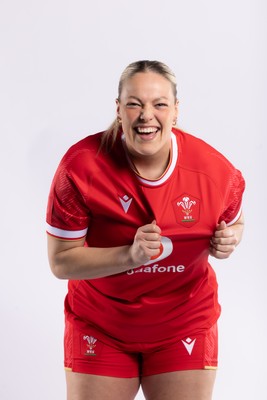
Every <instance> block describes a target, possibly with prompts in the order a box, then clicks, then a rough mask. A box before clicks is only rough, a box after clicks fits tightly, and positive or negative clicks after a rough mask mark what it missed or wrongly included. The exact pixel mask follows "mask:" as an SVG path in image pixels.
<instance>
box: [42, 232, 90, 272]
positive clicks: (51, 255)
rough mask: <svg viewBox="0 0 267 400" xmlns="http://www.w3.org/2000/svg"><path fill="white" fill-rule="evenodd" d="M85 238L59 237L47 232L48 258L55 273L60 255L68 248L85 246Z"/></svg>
mask: <svg viewBox="0 0 267 400" xmlns="http://www.w3.org/2000/svg"><path fill="white" fill-rule="evenodd" d="M84 242H85V238H81V239H77V240H64V239H60V238H57V237H55V236H52V235H49V234H47V251H48V260H49V264H50V267H51V269H52V272H53V273H55V269H56V266H57V260H58V256H59V255H60V254H61V253H62V252H65V251H67V250H70V249H73V248H75V247H84Z"/></svg>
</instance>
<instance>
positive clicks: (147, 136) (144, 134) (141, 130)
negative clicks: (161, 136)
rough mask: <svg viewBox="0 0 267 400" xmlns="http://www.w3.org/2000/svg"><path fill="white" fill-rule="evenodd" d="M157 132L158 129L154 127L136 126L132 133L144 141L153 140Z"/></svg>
mask: <svg viewBox="0 0 267 400" xmlns="http://www.w3.org/2000/svg"><path fill="white" fill-rule="evenodd" d="M159 130H160V128H157V127H156V126H148V127H142V126H137V127H135V128H134V131H135V132H136V133H137V134H138V136H139V137H141V138H143V139H144V140H151V139H154V137H155V136H156V134H157V133H158V131H159Z"/></svg>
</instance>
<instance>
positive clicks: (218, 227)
mask: <svg viewBox="0 0 267 400" xmlns="http://www.w3.org/2000/svg"><path fill="white" fill-rule="evenodd" d="M226 227H227V225H226V222H225V221H221V222H220V223H219V224H218V225H217V228H216V230H217V231H223V230H224V229H225V228H226Z"/></svg>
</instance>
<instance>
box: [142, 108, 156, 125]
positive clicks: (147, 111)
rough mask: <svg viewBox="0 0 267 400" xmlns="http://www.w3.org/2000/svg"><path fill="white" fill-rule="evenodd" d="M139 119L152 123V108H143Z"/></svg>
mask: <svg viewBox="0 0 267 400" xmlns="http://www.w3.org/2000/svg"><path fill="white" fill-rule="evenodd" d="M139 119H140V120H141V121H144V122H147V121H151V119H153V111H152V108H151V107H143V108H142V110H141V112H140V115H139Z"/></svg>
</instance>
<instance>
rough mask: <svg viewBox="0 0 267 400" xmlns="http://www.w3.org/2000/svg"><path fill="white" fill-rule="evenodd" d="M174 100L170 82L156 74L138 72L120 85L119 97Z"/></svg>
mask: <svg viewBox="0 0 267 400" xmlns="http://www.w3.org/2000/svg"><path fill="white" fill-rule="evenodd" d="M130 96H135V97H139V98H143V97H155V98H160V97H167V98H171V99H173V98H174V95H173V88H172V84H171V82H170V81H169V80H168V79H167V78H165V77H164V76H162V75H160V74H158V73H156V72H151V71H149V72H138V73H136V74H134V75H133V76H132V77H130V78H127V79H126V80H125V81H124V82H123V85H122V90H121V97H130Z"/></svg>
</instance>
